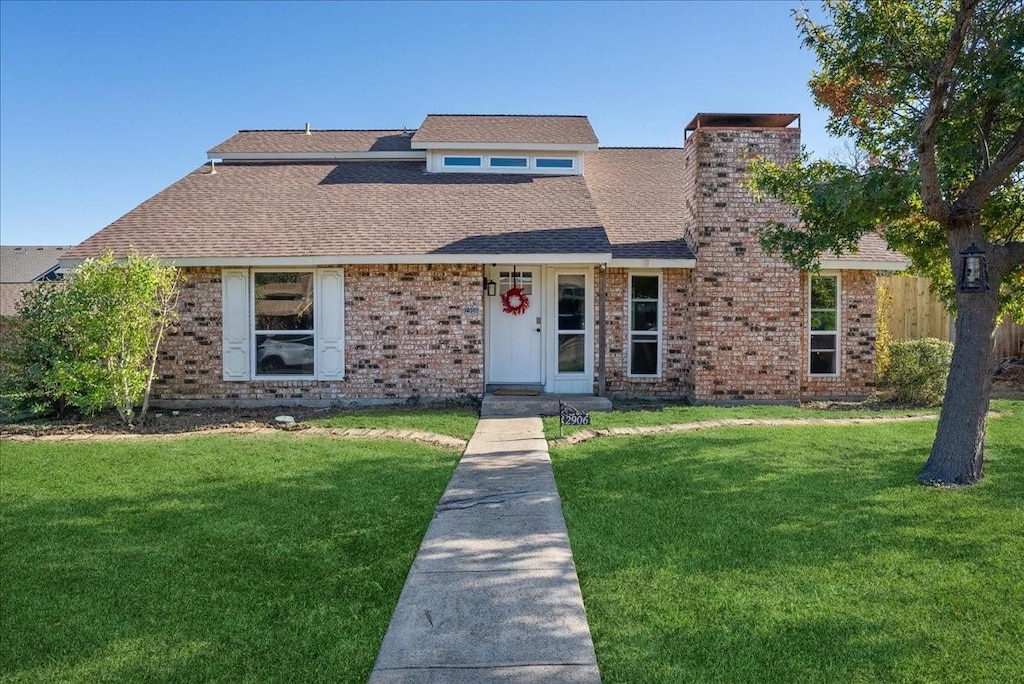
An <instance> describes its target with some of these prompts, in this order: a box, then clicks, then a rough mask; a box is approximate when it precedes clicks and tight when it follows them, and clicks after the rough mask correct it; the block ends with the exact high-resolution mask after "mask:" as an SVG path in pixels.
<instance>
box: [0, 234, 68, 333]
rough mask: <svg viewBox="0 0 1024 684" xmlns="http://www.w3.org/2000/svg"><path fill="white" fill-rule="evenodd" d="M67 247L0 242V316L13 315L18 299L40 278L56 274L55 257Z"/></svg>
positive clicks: (61, 253)
mask: <svg viewBox="0 0 1024 684" xmlns="http://www.w3.org/2000/svg"><path fill="white" fill-rule="evenodd" d="M68 249H69V248H68V247H63V246H51V245H47V246H39V245H30V246H20V245H19V246H14V245H0V316H16V315H17V313H18V302H20V301H21V296H22V294H23V293H25V292H26V291H28V290H31V289H33V288H35V287H37V286H38V283H39V281H42V280H48V279H53V278H55V277H56V272H57V268H58V263H57V260H58V259H60V258H61V257H63V256H64V253H65V252H66V251H68Z"/></svg>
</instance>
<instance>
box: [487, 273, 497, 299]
mask: <svg viewBox="0 0 1024 684" xmlns="http://www.w3.org/2000/svg"><path fill="white" fill-rule="evenodd" d="M484 290H486V291H487V296H488V297H493V296H494V295H496V294H498V283H496V282H494V281H493V280H491V279H490V278H488V277H487V276H484Z"/></svg>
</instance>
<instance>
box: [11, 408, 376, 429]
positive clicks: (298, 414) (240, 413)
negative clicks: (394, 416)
mask: <svg viewBox="0 0 1024 684" xmlns="http://www.w3.org/2000/svg"><path fill="white" fill-rule="evenodd" d="M377 410H380V409H377ZM338 412H339V411H338V409H336V408H320V409H316V408H303V407H298V406H287V407H282V406H272V407H267V408H251V409H232V408H201V409H182V410H180V411H170V410H163V409H160V410H155V411H150V413H149V415H147V416H146V421H145V423H143V424H142V425H137V426H135V427H134V428H128V427H125V426H124V425H123V424H122V423H121V422H120V420H118V418H117V415H115V414H104V415H100V416H96V417H94V418H88V419H83V418H74V419H67V420H57V419H51V420H46V421H31V422H25V423H11V424H8V425H0V436H14V435H25V436H44V435H76V434H83V433H87V434H99V435H118V434H137V435H174V434H182V433H191V432H209V431H215V430H223V429H225V428H231V429H236V430H246V429H255V428H263V427H280V426H279V425H278V424H277V423H276V422H275V421H274V418H276V417H277V416H280V415H288V416H292V417H293V418H295V421H296V423H301V422H303V421H306V420H310V419H312V418H327V417H329V416H331V415H334V414H336V413H338Z"/></svg>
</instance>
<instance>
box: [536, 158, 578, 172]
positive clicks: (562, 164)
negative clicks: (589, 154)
mask: <svg viewBox="0 0 1024 684" xmlns="http://www.w3.org/2000/svg"><path fill="white" fill-rule="evenodd" d="M537 168H538V169H571V168H572V159H545V158H544V157H537Z"/></svg>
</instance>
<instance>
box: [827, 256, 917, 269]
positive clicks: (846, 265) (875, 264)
mask: <svg viewBox="0 0 1024 684" xmlns="http://www.w3.org/2000/svg"><path fill="white" fill-rule="evenodd" d="M909 266H910V263H909V262H908V263H905V264H901V263H897V262H894V261H870V260H868V259H864V260H854V259H851V260H849V261H844V260H842V259H822V260H821V263H820V264H819V265H818V267H819V270H821V271H904V270H906V269H907V268H908V267H909Z"/></svg>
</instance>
